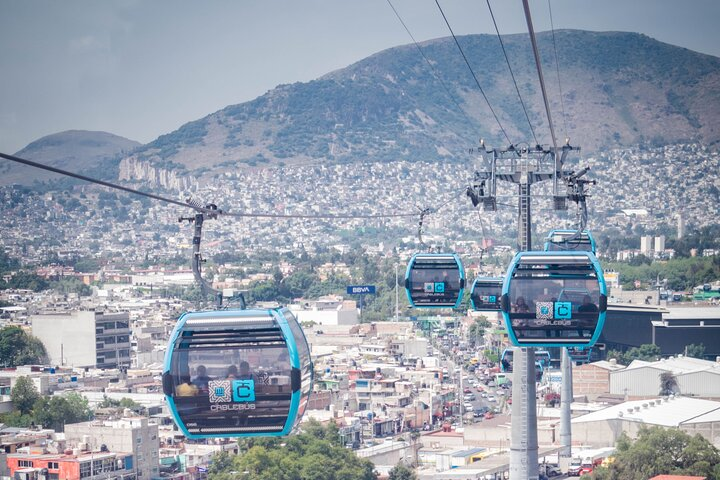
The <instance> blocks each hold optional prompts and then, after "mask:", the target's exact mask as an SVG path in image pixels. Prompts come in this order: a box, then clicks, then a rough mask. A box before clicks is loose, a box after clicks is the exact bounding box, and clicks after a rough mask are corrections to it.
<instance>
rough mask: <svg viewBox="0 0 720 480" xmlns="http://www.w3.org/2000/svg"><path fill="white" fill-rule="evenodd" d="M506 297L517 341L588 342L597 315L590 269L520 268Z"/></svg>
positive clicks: (596, 292)
mask: <svg viewBox="0 0 720 480" xmlns="http://www.w3.org/2000/svg"><path fill="white" fill-rule="evenodd" d="M508 300H509V305H508V306H509V308H510V312H509V318H510V322H511V327H512V329H513V331H514V333H515V336H516V337H517V339H518V341H520V342H522V341H523V340H529V341H538V343H541V342H540V340H547V343H559V344H562V343H563V342H570V343H573V342H579V343H583V342H588V343H589V341H590V340H591V338H592V336H593V334H594V333H595V327H596V326H597V323H598V318H599V314H600V312H599V306H600V305H601V300H600V284H599V281H598V279H597V278H596V277H595V273H594V270H592V269H591V268H584V269H583V268H581V267H578V266H572V267H563V268H545V267H533V268H521V269H518V270H516V272H515V274H514V276H513V278H512V280H511V282H510V289H509V294H508Z"/></svg>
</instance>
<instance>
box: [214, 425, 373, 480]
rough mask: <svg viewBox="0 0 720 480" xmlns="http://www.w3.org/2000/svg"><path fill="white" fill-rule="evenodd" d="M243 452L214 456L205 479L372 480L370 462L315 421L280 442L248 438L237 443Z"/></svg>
mask: <svg viewBox="0 0 720 480" xmlns="http://www.w3.org/2000/svg"><path fill="white" fill-rule="evenodd" d="M240 446H241V449H242V451H243V453H241V454H240V455H237V456H234V457H232V456H217V457H216V458H217V460H218V461H217V462H216V463H215V462H214V463H213V466H212V468H211V469H210V471H209V472H208V474H209V475H208V478H209V480H232V479H234V478H237V472H243V475H242V478H243V479H247V480H260V479H278V480H375V478H376V476H375V473H374V468H373V464H372V463H371V462H370V461H368V460H365V459H360V458H358V457H357V456H356V455H355V454H354V453H353V452H352V451H350V450H348V449H346V448H343V447H342V446H341V445H340V437H339V435H338V430H337V427H335V426H333V425H332V424H331V425H329V426H322V425H320V424H319V423H318V422H316V421H310V422H308V423H307V424H303V431H302V432H301V433H300V434H299V435H294V436H292V437H289V438H287V439H285V440H284V441H283V442H281V441H279V440H277V439H274V438H271V439H266V438H251V439H246V440H244V441H243V442H241V443H240Z"/></svg>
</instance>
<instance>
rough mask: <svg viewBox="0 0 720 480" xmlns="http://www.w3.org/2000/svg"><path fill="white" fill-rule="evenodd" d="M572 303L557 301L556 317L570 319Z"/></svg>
mask: <svg viewBox="0 0 720 480" xmlns="http://www.w3.org/2000/svg"><path fill="white" fill-rule="evenodd" d="M571 312H572V303H570V302H555V318H559V319H568V318H570V317H571Z"/></svg>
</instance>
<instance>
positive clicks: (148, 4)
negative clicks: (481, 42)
mask: <svg viewBox="0 0 720 480" xmlns="http://www.w3.org/2000/svg"><path fill="white" fill-rule="evenodd" d="M392 2H393V5H394V6H395V8H396V9H397V10H398V11H399V12H400V14H401V15H402V17H403V19H404V20H405V23H406V24H407V25H408V27H409V28H410V30H411V32H412V33H413V35H414V36H415V38H416V39H417V40H426V39H429V38H437V37H444V36H448V35H449V33H448V30H447V27H446V26H445V24H444V22H443V20H442V17H441V16H440V14H439V11H438V9H437V6H436V5H435V2H434V0H392ZM440 4H441V6H442V7H443V9H444V10H445V13H446V15H447V16H448V19H449V21H450V23H451V25H452V27H453V29H454V31H455V33H456V34H470V33H494V30H493V27H492V23H491V22H490V18H489V13H488V9H487V5H486V3H485V2H484V1H482V0H474V1H469V0H440ZM492 6H493V10H494V12H495V17H496V19H497V21H498V23H499V27H500V30H501V32H502V33H518V32H525V31H526V24H525V18H524V16H523V13H522V3H521V1H520V0H493V1H492ZM531 6H532V9H533V15H534V18H533V20H534V23H535V29H536V30H537V31H542V30H548V29H549V27H550V20H549V15H548V2H547V0H532V1H531ZM552 10H553V20H554V23H555V28H556V29H560V28H574V29H586V30H598V31H607V30H617V31H634V32H641V33H645V34H647V35H649V36H651V37H654V38H656V39H658V40H661V41H664V42H667V43H672V44H675V45H680V46H683V47H686V48H689V49H692V50H696V51H699V52H703V53H708V54H711V55H715V56H720V28H718V27H717V24H718V22H720V1H718V0H674V1H670V0H602V1H601V0H552ZM410 42H411V39H410V38H409V37H408V35H407V33H406V32H405V30H404V29H403V27H402V25H401V24H400V23H399V21H398V20H397V18H396V17H395V15H394V13H393V12H392V10H391V8H390V6H389V5H388V2H387V0H362V1H361V0H355V1H350V0H282V1H280V0H278V1H273V0H257V1H256V0H224V1H213V0H202V1H200V0H195V1H188V0H104V1H97V0H62V1H60V0H0V82H2V83H1V84H0V85H1V87H2V88H0V152H5V153H13V152H16V151H18V150H20V149H21V148H23V147H24V146H25V145H27V144H28V143H29V142H31V141H33V140H36V139H38V138H40V137H42V136H44V135H48V134H51V133H56V132H60V131H63V130H71V129H82V130H104V131H107V132H111V133H114V134H117V135H121V136H124V137H127V138H130V139H133V140H137V141H139V142H143V143H146V142H149V141H151V140H154V139H155V138H157V137H158V136H159V135H162V134H164V133H168V132H170V131H172V130H174V129H176V128H177V127H179V126H180V125H182V124H184V123H186V122H188V121H191V120H195V119H198V118H201V117H203V116H205V115H207V114H209V113H212V112H215V111H217V110H219V109H221V108H223V107H225V106H227V105H232V104H236V103H242V102H245V101H248V100H251V99H253V98H255V97H257V96H259V95H262V94H263V93H265V92H266V91H268V90H270V89H272V88H273V87H275V86H276V85H278V84H281V83H293V82H305V81H308V80H312V79H314V78H317V77H319V76H321V75H323V74H325V73H327V72H330V71H332V70H336V69H339V68H343V67H345V66H347V65H350V64H351V63H354V62H356V61H358V60H360V59H362V58H364V57H366V56H368V55H371V54H373V53H375V52H378V51H380V50H384V49H386V48H390V47H394V46H397V45H402V44H406V43H410ZM481 81H482V80H481Z"/></svg>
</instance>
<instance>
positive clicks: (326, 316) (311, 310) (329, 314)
mask: <svg viewBox="0 0 720 480" xmlns="http://www.w3.org/2000/svg"><path fill="white" fill-rule="evenodd" d="M289 308H290V310H291V311H292V312H293V314H294V315H295V316H296V317H297V319H298V322H300V323H301V324H304V323H306V322H312V323H314V324H316V325H357V324H358V323H360V321H359V319H358V311H357V306H356V304H355V301H353V300H343V298H342V297H322V298H320V299H318V300H316V301H312V302H310V301H308V302H305V303H303V304H302V305H290V307H289Z"/></svg>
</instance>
